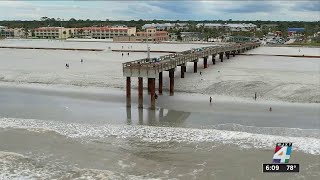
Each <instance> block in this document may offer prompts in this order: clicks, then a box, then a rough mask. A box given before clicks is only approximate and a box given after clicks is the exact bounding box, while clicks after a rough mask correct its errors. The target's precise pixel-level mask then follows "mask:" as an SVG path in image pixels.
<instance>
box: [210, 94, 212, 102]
mask: <svg viewBox="0 0 320 180" xmlns="http://www.w3.org/2000/svg"><path fill="white" fill-rule="evenodd" d="M211 102H212V97H211V96H210V104H211Z"/></svg>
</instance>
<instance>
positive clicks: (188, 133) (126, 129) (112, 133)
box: [0, 118, 320, 155]
mask: <svg viewBox="0 0 320 180" xmlns="http://www.w3.org/2000/svg"><path fill="white" fill-rule="evenodd" d="M0 127H1V128H18V129H19V128H20V129H27V130H30V131H33V130H35V129H45V130H47V131H54V132H56V133H59V134H61V135H64V136H67V137H69V138H77V139H80V140H82V141H91V140H94V139H95V140H96V139H99V138H101V139H103V138H106V137H116V138H138V139H141V140H142V141H147V142H170V141H174V142H187V143H194V142H195V143H197V142H217V143H221V144H231V145H238V146H239V147H242V148H252V147H253V148H262V149H273V148H274V145H275V143H276V142H292V143H293V144H294V146H295V149H296V150H298V151H302V152H304V153H308V154H314V155H319V154H320V139H319V138H315V137H295V134H293V136H285V135H283V136H281V135H270V134H256V133H251V132H240V131H228V130H217V129H194V128H173V127H152V126H128V125H92V124H78V123H61V122H55V121H44V120H35V119H15V118H1V119H0ZM36 131H37V132H40V131H39V130H36ZM42 131H43V130H42ZM306 144H308V145H307V146H306Z"/></svg>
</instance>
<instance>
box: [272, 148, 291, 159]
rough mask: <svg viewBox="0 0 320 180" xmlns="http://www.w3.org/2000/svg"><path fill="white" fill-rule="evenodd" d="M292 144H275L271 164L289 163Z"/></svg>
mask: <svg viewBox="0 0 320 180" xmlns="http://www.w3.org/2000/svg"><path fill="white" fill-rule="evenodd" d="M291 149H292V143H277V144H276V148H275V149H274V154H273V161H272V163H289V160H290V156H291Z"/></svg>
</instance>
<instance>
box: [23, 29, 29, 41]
mask: <svg viewBox="0 0 320 180" xmlns="http://www.w3.org/2000/svg"><path fill="white" fill-rule="evenodd" d="M24 36H25V37H26V39H27V38H28V36H29V30H28V29H27V28H25V29H24Z"/></svg>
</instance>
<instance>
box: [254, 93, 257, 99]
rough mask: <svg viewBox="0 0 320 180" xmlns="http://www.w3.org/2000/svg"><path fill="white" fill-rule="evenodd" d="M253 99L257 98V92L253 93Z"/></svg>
mask: <svg viewBox="0 0 320 180" xmlns="http://www.w3.org/2000/svg"><path fill="white" fill-rule="evenodd" d="M254 100H257V93H256V92H255V93H254Z"/></svg>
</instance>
